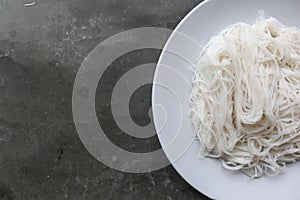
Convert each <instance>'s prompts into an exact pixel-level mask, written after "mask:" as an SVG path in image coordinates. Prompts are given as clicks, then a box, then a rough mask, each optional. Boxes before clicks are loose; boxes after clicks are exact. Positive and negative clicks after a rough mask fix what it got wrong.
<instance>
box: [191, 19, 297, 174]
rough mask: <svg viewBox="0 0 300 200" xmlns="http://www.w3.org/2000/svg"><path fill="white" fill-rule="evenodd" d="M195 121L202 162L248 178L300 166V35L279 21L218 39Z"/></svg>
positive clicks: (205, 59)
mask: <svg viewBox="0 0 300 200" xmlns="http://www.w3.org/2000/svg"><path fill="white" fill-rule="evenodd" d="M191 118H192V122H193V125H194V127H195V129H196V131H197V136H198V138H199V140H200V143H201V151H200V155H201V156H203V157H204V156H207V157H213V158H220V159H221V161H222V166H223V167H225V168H226V169H231V170H240V169H241V170H242V171H243V172H245V173H246V174H247V175H249V176H250V177H260V176H262V175H263V174H266V175H270V176H271V175H277V174H278V173H279V172H281V171H282V169H284V168H285V167H286V165H287V164H292V163H294V162H296V161H297V160H299V158H300V31H299V30H298V29H297V28H295V27H288V26H285V25H283V24H281V23H280V22H278V21H277V20H276V19H274V18H270V19H267V20H266V19H265V18H264V17H263V14H261V17H260V19H259V20H258V21H257V22H256V23H255V24H253V25H249V24H245V23H237V24H234V25H232V26H230V27H229V28H227V29H226V30H225V31H223V32H222V33H221V34H220V35H218V36H216V37H214V38H212V40H211V41H210V42H209V44H208V45H207V46H206V47H205V48H204V51H203V52H202V53H201V56H200V59H199V61H198V65H197V68H196V69H195V71H194V78H193V90H192V95H191Z"/></svg>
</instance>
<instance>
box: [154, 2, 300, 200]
mask: <svg viewBox="0 0 300 200" xmlns="http://www.w3.org/2000/svg"><path fill="white" fill-rule="evenodd" d="M260 9H263V10H264V11H265V13H266V17H270V16H272V17H275V18H277V19H278V20H279V21H281V22H282V23H284V24H286V25H289V26H297V27H300V11H299V9H300V1H299V0H284V1H283V0H251V1H249V0H247V1H246V0H211V1H205V2H204V3H202V4H200V5H199V6H197V7H196V8H195V9H193V10H192V11H191V12H190V13H189V14H188V15H187V16H186V17H185V18H184V19H183V20H182V22H181V23H180V24H179V25H178V27H177V28H176V29H175V32H174V33H173V34H172V36H171V37H170V38H169V40H168V42H167V44H166V46H165V50H164V51H163V53H162V54H161V57H160V60H159V63H158V66H157V69H156V73H155V77H154V85H153V94H152V104H153V116H154V123H155V126H156V129H157V131H158V137H159V140H160V143H161V145H162V147H163V149H164V151H165V153H166V155H167V157H168V159H169V160H170V161H171V163H172V165H173V166H174V168H175V169H176V170H177V171H178V173H179V174H180V175H181V176H182V177H183V178H184V179H185V180H186V181H187V182H188V183H189V184H190V185H192V186H193V187H194V188H196V189H197V190H198V191H199V192H201V193H203V194H205V195H207V196H209V197H210V198H213V199H218V200H247V199H249V200H250V199H251V200H260V199H273V200H276V199H278V200H279V199H288V200H299V199H300V190H299V186H298V183H299V182H300V164H299V163H297V164H296V165H294V166H293V167H289V168H287V169H286V170H285V171H284V173H283V174H282V175H279V176H276V177H266V176H264V177H262V178H259V179H255V180H250V179H249V178H248V177H247V176H245V175H244V174H242V173H241V172H232V171H228V170H225V169H223V168H222V167H221V165H220V162H219V161H217V160H213V159H209V158H205V159H203V160H200V159H198V157H197V153H198V150H199V146H200V144H199V143H198V142H196V141H194V140H193V139H194V134H195V131H194V129H193V127H192V124H191V121H190V118H189V117H188V115H187V114H188V112H189V106H188V101H189V97H190V92H191V86H190V84H191V80H192V76H193V74H192V72H191V70H190V67H191V65H193V63H195V61H196V59H197V58H198V55H199V52H200V50H201V45H205V44H207V43H208V41H209V40H210V38H211V37H212V36H214V35H216V34H218V33H220V31H222V30H223V29H224V28H226V27H227V26H228V25H230V24H233V23H236V22H247V23H254V22H255V21H256V19H257V16H258V10H260ZM170 52H172V53H170ZM174 53H175V54H174ZM154 105H160V106H154ZM161 107H163V108H164V113H162V112H161ZM156 108H160V110H158V109H156ZM190 144H192V145H190ZM179 152H181V153H179Z"/></svg>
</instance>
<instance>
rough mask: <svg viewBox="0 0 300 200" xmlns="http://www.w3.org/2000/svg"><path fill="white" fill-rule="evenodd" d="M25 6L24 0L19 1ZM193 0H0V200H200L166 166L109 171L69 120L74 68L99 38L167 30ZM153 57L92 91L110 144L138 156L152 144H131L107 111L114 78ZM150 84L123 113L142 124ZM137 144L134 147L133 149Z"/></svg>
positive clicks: (141, 58) (117, 65)
mask: <svg viewBox="0 0 300 200" xmlns="http://www.w3.org/2000/svg"><path fill="white" fill-rule="evenodd" d="M27 2H28V1H27ZM200 2H201V0H155V1H150V0H98V1H97V0H36V5H35V6H33V7H24V3H26V1H25V0H0V94H1V97H0V111H1V112H0V199H1V200H4V199H5V200H10V199H20V200H27V199H28V200H33V199H34V200H35V199H38V200H42V199H45V200H48V199H49V200H53V199H71V200H76V199H122V200H123V199H124V200H126V199H146V200H151V199H155V200H156V199H167V200H171V199H188V200H194V199H200V200H204V199H208V198H206V197H204V196H203V195H201V194H200V193H198V192H197V191H196V190H194V189H193V188H192V187H190V186H189V185H188V184H187V183H186V182H185V181H184V180H183V179H182V178H181V177H180V176H179V175H178V174H177V172H176V171H175V170H174V169H173V168H172V167H171V166H169V167H167V168H164V169H162V170H159V171H156V172H152V173H147V174H126V173H121V172H119V171H116V170H113V169H110V168H108V167H106V166H104V165H103V164H101V163H100V162H98V161H97V160H96V159H94V158H93V157H92V156H91V155H90V154H89V152H88V151H87V150H86V149H85V148H84V146H83V144H82V143H81V141H80V139H79V137H78V134H77V132H76V130H75V127H74V123H73V119H72V107H71V106H72V104H71V95H72V87H73V82H74V79H75V75H76V72H77V70H78V69H79V67H80V64H81V63H82V61H83V59H84V57H85V56H87V55H88V53H89V52H90V51H91V50H92V49H93V48H94V47H95V46H97V45H98V44H99V43H100V42H101V41H103V40H104V39H106V38H108V37H109V36H112V35H113V34H116V33H119V32H121V31H123V30H128V29H131V28H137V27H145V26H156V27H167V28H171V29H173V28H175V26H176V25H177V24H178V23H179V21H180V20H181V19H182V18H183V17H184V16H185V15H186V14H187V13H188V12H189V11H190V10H191V9H192V8H193V7H195V6H196V5H197V4H199V3H200ZM159 53H160V52H159V51H157V50H141V51H136V52H132V53H129V54H127V55H124V56H122V57H120V58H119V59H118V60H116V61H115V62H114V63H113V64H112V65H111V66H110V67H109V68H108V70H107V71H106V72H105V76H104V78H103V79H101V81H100V82H99V85H98V91H97V98H96V108H97V115H98V118H99V121H100V123H101V124H102V126H104V127H105V128H104V129H106V130H105V133H106V134H107V135H108V136H109V138H110V139H111V140H112V141H113V142H114V143H116V144H117V145H119V146H121V147H122V148H124V149H127V150H131V151H136V152H139V151H141V150H143V151H145V150H147V151H151V150H153V149H157V148H159V144H158V142H157V140H156V139H153V138H152V139H149V140H144V141H141V140H134V139H132V138H130V137H127V136H126V135H124V134H122V132H121V131H120V130H119V129H118V127H116V125H115V123H114V121H113V119H112V117H111V111H110V105H109V102H110V99H109V97H110V95H111V89H112V84H113V81H116V80H118V78H119V77H120V76H121V75H122V74H124V73H125V72H126V71H128V70H129V69H131V68H132V67H134V66H136V65H138V64H143V63H148V62H155V61H157V59H158V57H159ZM150 96H151V86H149V85H146V86H144V87H142V88H140V89H138V90H137V91H136V92H135V94H134V95H133V97H132V99H131V105H130V112H131V116H132V118H133V120H135V121H136V123H137V124H140V125H146V124H148V123H149V122H150V119H149V118H148V115H147V113H148V112H147V111H148V109H149V106H150V104H151V102H150ZM141 147H142V148H141Z"/></svg>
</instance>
